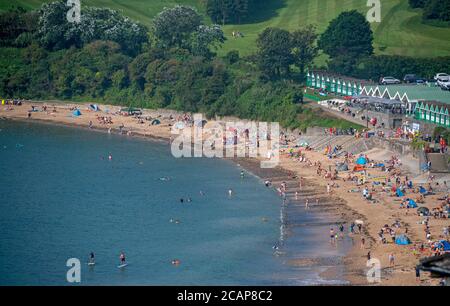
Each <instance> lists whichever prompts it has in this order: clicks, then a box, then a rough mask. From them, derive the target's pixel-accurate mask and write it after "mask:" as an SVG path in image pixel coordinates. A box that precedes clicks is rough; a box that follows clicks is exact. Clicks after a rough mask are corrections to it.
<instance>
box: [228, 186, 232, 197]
mask: <svg viewBox="0 0 450 306" xmlns="http://www.w3.org/2000/svg"><path fill="white" fill-rule="evenodd" d="M228 196H229V197H230V198H231V197H232V196H233V189H231V188H230V189H228Z"/></svg>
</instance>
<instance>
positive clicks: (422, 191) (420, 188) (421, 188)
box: [419, 186, 428, 195]
mask: <svg viewBox="0 0 450 306" xmlns="http://www.w3.org/2000/svg"><path fill="white" fill-rule="evenodd" d="M419 192H420V193H421V194H423V195H426V194H427V193H428V191H427V190H426V189H425V188H423V187H422V186H420V187H419Z"/></svg>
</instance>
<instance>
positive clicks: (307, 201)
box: [305, 199, 309, 209]
mask: <svg viewBox="0 0 450 306" xmlns="http://www.w3.org/2000/svg"><path fill="white" fill-rule="evenodd" d="M308 208H309V200H308V199H306V202H305V209H308Z"/></svg>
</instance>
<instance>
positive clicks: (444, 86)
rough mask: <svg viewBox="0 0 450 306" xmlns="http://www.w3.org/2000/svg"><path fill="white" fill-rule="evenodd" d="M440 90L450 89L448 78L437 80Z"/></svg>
mask: <svg viewBox="0 0 450 306" xmlns="http://www.w3.org/2000/svg"><path fill="white" fill-rule="evenodd" d="M437 83H438V85H439V87H440V88H441V89H442V90H450V79H448V80H444V81H438V82H437Z"/></svg>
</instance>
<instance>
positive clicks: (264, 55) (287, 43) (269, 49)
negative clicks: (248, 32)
mask: <svg viewBox="0 0 450 306" xmlns="http://www.w3.org/2000/svg"><path fill="white" fill-rule="evenodd" d="M256 44H257V46H258V49H259V50H258V54H257V60H258V64H259V67H260V69H261V71H262V72H263V73H264V74H265V75H267V76H268V77H269V78H273V77H280V76H282V75H283V74H287V75H288V74H289V66H290V65H291V64H292V63H293V55H292V52H291V37H290V33H289V32H288V31H286V30H282V29H278V28H267V29H265V30H264V31H263V32H262V33H261V34H260V35H259V36H258V39H257V41H256Z"/></svg>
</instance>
